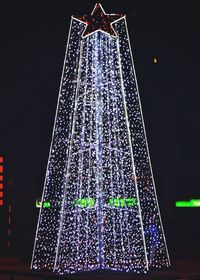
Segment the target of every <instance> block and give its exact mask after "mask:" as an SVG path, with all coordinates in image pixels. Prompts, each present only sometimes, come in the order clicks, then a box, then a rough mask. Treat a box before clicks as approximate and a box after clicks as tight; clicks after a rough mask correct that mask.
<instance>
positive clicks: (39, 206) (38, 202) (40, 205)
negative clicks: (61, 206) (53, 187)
mask: <svg viewBox="0 0 200 280" xmlns="http://www.w3.org/2000/svg"><path fill="white" fill-rule="evenodd" d="M35 206H36V208H41V207H42V201H41V200H39V199H37V200H36V203H35ZM43 208H51V203H50V202H49V201H44V202H43Z"/></svg>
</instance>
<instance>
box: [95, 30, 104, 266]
mask: <svg viewBox="0 0 200 280" xmlns="http://www.w3.org/2000/svg"><path fill="white" fill-rule="evenodd" d="M95 35H96V42H95V47H96V63H97V64H96V69H97V70H96V78H97V79H96V91H97V94H96V110H97V111H96V149H97V205H98V210H97V214H98V216H97V220H98V243H99V245H98V246H99V266H100V269H103V267H104V260H103V259H104V256H103V213H102V212H103V207H102V206H103V200H102V191H101V190H102V174H101V173H102V132H101V130H102V92H101V91H102V77H101V67H102V65H101V33H100V32H97V33H96V34H95Z"/></svg>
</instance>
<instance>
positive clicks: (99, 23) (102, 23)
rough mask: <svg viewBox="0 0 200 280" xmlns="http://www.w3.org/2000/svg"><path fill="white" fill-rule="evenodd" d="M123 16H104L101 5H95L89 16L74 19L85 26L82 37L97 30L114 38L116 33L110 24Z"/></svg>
mask: <svg viewBox="0 0 200 280" xmlns="http://www.w3.org/2000/svg"><path fill="white" fill-rule="evenodd" d="M123 16H124V15H123V14H106V13H105V11H104V9H103V7H102V6H101V4H100V3H96V4H95V6H94V9H93V11H92V13H91V15H84V16H81V17H75V18H76V19H78V20H80V21H82V22H84V23H86V24H87V25H86V28H85V31H84V33H83V37H85V36H87V35H89V34H91V33H93V32H95V31H97V30H101V31H104V32H106V33H108V34H110V35H112V36H116V33H115V31H114V29H113V27H112V23H113V22H114V21H116V20H119V19H120V18H122V17H123Z"/></svg>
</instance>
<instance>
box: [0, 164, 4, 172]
mask: <svg viewBox="0 0 200 280" xmlns="http://www.w3.org/2000/svg"><path fill="white" fill-rule="evenodd" d="M0 173H3V166H2V165H0Z"/></svg>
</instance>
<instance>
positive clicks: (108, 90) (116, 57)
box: [31, 4, 170, 274]
mask: <svg viewBox="0 0 200 280" xmlns="http://www.w3.org/2000/svg"><path fill="white" fill-rule="evenodd" d="M99 15H100V16H99ZM97 16H99V17H100V18H97ZM92 17H93V18H95V20H96V22H97V23H98V22H102V23H101V24H100V25H99V26H100V30H99V29H98V30H94V31H93V29H94V28H93V26H92V27H91V26H90V32H88V31H87V28H85V26H86V24H85V23H84V22H83V21H86V23H87V26H89V23H88V21H87V20H88V17H87V16H84V17H81V18H74V17H72V21H71V26H70V31H69V39H68V44H67V50H66V56H65V61H64V67H63V74H62V79H61V86H60V93H59V100H58V106H57V113H56V118H55V125H54V130H53V136H52V144H51V149H50V154H49V160H48V166H47V173H46V179H45V184H44V192H43V198H42V201H43V202H44V201H48V202H49V203H50V205H51V207H50V208H48V209H46V208H45V207H41V209H40V215H39V220H38V226H37V232H36V239H35V245H34V250H33V258H32V263H31V267H32V268H33V269H36V270H40V269H43V270H45V269H48V270H53V271H56V272H58V273H60V274H64V273H73V272H77V271H88V270H98V269H101V270H102V269H108V270H114V271H127V272H128V271H133V272H137V273H139V272H147V271H148V270H149V269H150V268H151V267H155V268H158V267H163V266H169V264H170V261H169V256H168V251H167V246H166V242H165V237H164V232H163V227H162V222H161V218H160V212H159V207H158V202H157V197H156V191H155V185H154V179H153V173H152V168H151V163H150V157H149V151H148V145H147V141H146V134H145V128H144V122H143V117H142V109H141V105H140V99H139V92H138V87H137V82H136V75H135V71H134V64H133V60H132V55H131V49H130V42H129V36H128V31H127V26H126V19H125V17H124V16H123V17H122V15H111V16H110V15H107V14H105V12H104V11H103V9H102V7H101V5H100V4H96V6H95V9H94V10H93V12H92ZM97 19H98V21H97ZM113 20H114V21H113ZM107 21H108V22H109V24H108V22H107ZM110 22H112V23H111V25H112V27H111V25H110ZM97 23H95V24H94V26H95V28H97V27H96V26H98V24H97ZM83 34H84V35H83ZM42 205H43V204H42Z"/></svg>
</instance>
